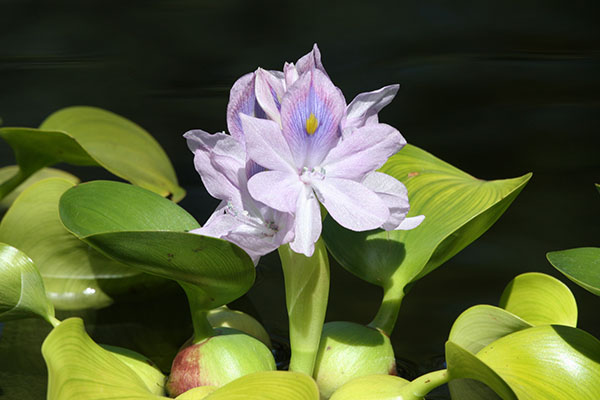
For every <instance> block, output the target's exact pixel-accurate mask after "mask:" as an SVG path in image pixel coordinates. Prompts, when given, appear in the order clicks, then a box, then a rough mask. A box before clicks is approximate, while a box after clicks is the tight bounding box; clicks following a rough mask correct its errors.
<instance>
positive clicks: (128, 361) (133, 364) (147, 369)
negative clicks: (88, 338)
mask: <svg viewBox="0 0 600 400" xmlns="http://www.w3.org/2000/svg"><path fill="white" fill-rule="evenodd" d="M100 347H102V348H103V349H104V350H108V351H110V352H111V353H112V354H113V355H114V356H115V357H117V358H118V359H119V361H121V362H122V363H123V364H125V365H127V366H128V367H129V368H131V369H132V370H133V371H135V373H136V374H137V375H138V376H139V377H140V379H141V380H142V381H143V382H144V383H145V384H146V387H147V388H148V390H149V391H150V392H151V393H152V394H156V395H159V396H160V395H162V394H165V379H166V378H165V376H164V375H163V373H162V372H160V370H159V369H158V367H157V366H156V365H155V364H154V362H152V360H150V359H149V358H148V357H146V356H143V355H142V354H140V353H137V352H135V351H133V350H129V349H124V348H122V347H117V346H110V345H107V344H101V345H100Z"/></svg>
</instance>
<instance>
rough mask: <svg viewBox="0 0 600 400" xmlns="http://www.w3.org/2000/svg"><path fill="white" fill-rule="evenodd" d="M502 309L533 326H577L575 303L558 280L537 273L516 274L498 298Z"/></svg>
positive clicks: (571, 295)
mask: <svg viewBox="0 0 600 400" xmlns="http://www.w3.org/2000/svg"><path fill="white" fill-rule="evenodd" d="M500 307H502V308H504V309H505V310H506V311H509V312H511V313H513V314H515V315H518V316H519V317H521V318H523V319H524V320H525V321H527V322H529V323H530V324H532V325H549V324H560V325H568V326H577V303H576V301H575V297H574V296H573V293H571V290H570V289H569V288H568V287H567V286H566V285H565V284H564V283H562V282H561V281H559V280H558V279H556V278H554V277H552V276H550V275H546V274H542V273H537V272H529V273H525V274H521V275H519V276H517V277H515V278H514V279H513V280H512V281H510V283H509V284H508V285H507V286H506V288H505V289H504V292H503V293H502V296H501V297H500Z"/></svg>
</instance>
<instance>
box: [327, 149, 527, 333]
mask: <svg viewBox="0 0 600 400" xmlns="http://www.w3.org/2000/svg"><path fill="white" fill-rule="evenodd" d="M381 172H384V173H386V174H388V175H391V176H393V177H395V178H396V179H398V180H400V181H401V182H403V183H404V184H405V185H406V187H407V189H408V197H409V200H410V205H411V211H410V215H412V216H414V215H421V214H422V215H425V220H424V221H423V222H422V223H421V225H420V226H418V227H417V228H415V229H412V230H408V231H382V230H374V231H368V232H353V231H349V230H346V229H343V228H342V227H340V226H339V225H338V224H336V223H335V222H334V221H333V220H332V219H331V218H327V219H326V220H325V223H324V228H323V237H324V238H325V241H326V243H327V247H328V249H329V250H330V251H331V253H332V254H333V256H334V257H335V258H336V259H337V260H338V261H339V263H340V264H341V265H342V266H343V267H344V268H346V269H347V270H348V271H350V272H352V273H353V274H355V275H356V276H358V277H359V278H361V279H364V280H366V281H367V282H370V283H373V284H375V285H379V286H382V287H383V288H384V291H385V292H386V293H385V294H384V296H385V297H384V302H386V301H388V302H394V303H396V304H397V306H395V307H396V308H397V307H398V306H399V303H400V301H399V299H401V298H402V296H403V291H404V288H405V287H406V285H407V284H409V283H411V282H414V281H416V280H418V279H420V278H422V277H423V276H425V275H427V274H428V273H430V272H431V271H433V270H434V269H436V268H437V267H439V266H440V265H442V264H443V263H444V262H446V261H447V260H448V259H450V258H451V257H452V256H454V255H455V254H456V253H458V252H459V251H460V250H462V249H463V248H464V247H466V246H467V245H469V244H470V243H471V242H473V241H474V240H475V239H477V238H478V237H479V236H480V235H481V234H483V233H484V232H485V231H486V230H487V229H488V228H489V227H490V226H491V225H492V224H493V223H494V222H496V220H497V219H498V218H499V217H500V216H501V215H502V213H504V211H505V210H506V209H507V208H508V206H509V205H510V204H511V203H512V201H513V200H514V199H515V198H516V196H517V195H518V194H519V193H520V191H521V190H522V189H523V187H524V186H525V184H526V183H527V182H528V181H529V179H530V178H531V174H527V175H524V176H522V177H519V178H514V179H504V180H496V181H483V180H480V179H477V178H474V177H472V176H471V175H469V174H467V173H465V172H462V171H461V170H459V169H457V168H455V167H453V166H452V165H450V164H448V163H446V162H444V161H442V160H440V159H438V158H436V157H434V156H432V155H431V154H429V153H427V152H425V151H423V150H421V149H419V148H417V147H415V146H410V145H407V146H405V147H404V149H402V151H400V152H399V153H397V154H396V155H394V156H392V157H391V158H390V159H389V160H388V162H387V163H386V164H385V165H384V166H383V167H382V168H381ZM387 313H388V314H390V313H391V314H397V311H391V312H387ZM376 319H377V317H376ZM386 319H387V320H386V321H385V322H383V323H380V322H377V321H375V325H376V326H378V327H379V328H381V329H383V330H384V331H386V332H388V333H389V331H390V329H391V327H392V326H393V322H391V323H390V320H393V321H395V316H392V317H391V318H386ZM390 325H391V326H390Z"/></svg>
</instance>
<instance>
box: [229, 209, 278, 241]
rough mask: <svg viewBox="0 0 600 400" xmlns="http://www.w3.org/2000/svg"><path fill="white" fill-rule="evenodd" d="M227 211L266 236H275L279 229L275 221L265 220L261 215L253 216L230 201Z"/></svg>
mask: <svg viewBox="0 0 600 400" xmlns="http://www.w3.org/2000/svg"><path fill="white" fill-rule="evenodd" d="M225 213H226V214H229V215H231V216H232V217H234V218H235V219H237V220H238V221H239V222H241V223H243V224H244V225H247V226H250V227H252V228H254V229H256V230H257V231H259V232H261V233H262V234H263V235H264V236H274V235H275V234H276V233H277V230H278V229H279V227H278V226H277V225H276V224H275V223H274V222H273V221H264V220H263V219H262V218H260V217H253V216H251V215H250V213H249V212H248V211H246V210H243V209H242V210H240V209H239V208H236V207H235V206H234V205H233V204H232V203H231V202H230V201H228V202H227V206H226V207H225Z"/></svg>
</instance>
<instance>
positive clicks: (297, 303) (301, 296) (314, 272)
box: [279, 238, 329, 376]
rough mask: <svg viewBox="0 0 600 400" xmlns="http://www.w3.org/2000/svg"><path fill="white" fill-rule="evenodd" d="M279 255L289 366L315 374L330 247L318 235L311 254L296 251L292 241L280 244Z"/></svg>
mask: <svg viewBox="0 0 600 400" xmlns="http://www.w3.org/2000/svg"><path fill="white" fill-rule="evenodd" d="M279 257H280V258H281V265H282V268H283V277H284V280H285V300H286V304H287V310H288V316H289V324H290V344H291V347H292V358H291V360H290V367H289V370H290V371H295V372H303V373H305V374H307V375H310V376H312V373H313V369H314V366H315V360H316V358H317V351H318V350H319V342H320V340H321V332H322V330H323V322H324V321H325V311H326V310H327V299H328V296H329V259H328V258H327V249H326V248H325V243H324V242H323V239H321V238H319V240H318V241H317V243H315V252H314V254H313V255H312V256H311V257H306V256H304V255H303V254H298V253H295V252H294V251H292V249H291V248H290V247H289V245H284V246H281V247H280V248H279Z"/></svg>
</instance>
